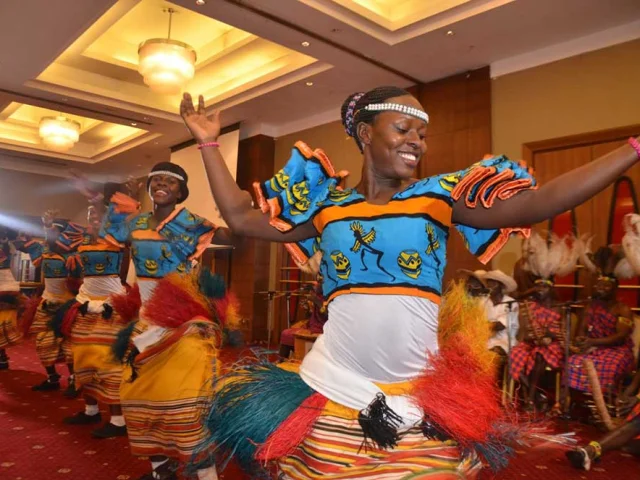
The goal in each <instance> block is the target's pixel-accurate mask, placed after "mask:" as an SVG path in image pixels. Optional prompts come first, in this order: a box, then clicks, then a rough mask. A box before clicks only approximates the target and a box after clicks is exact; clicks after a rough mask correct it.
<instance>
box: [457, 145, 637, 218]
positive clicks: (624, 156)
mask: <svg viewBox="0 0 640 480" xmlns="http://www.w3.org/2000/svg"><path fill="white" fill-rule="evenodd" d="M638 158H639V153H638V152H637V151H636V150H635V149H634V148H633V147H631V145H624V146H622V147H620V148H618V149H616V150H614V151H613V152H611V153H608V154H607V155H604V156H602V157H600V158H598V159H596V160H594V161H592V162H589V163H588V164H586V165H583V166H581V167H579V168H576V169H574V170H571V171H570V172H567V173H565V174H563V175H560V176H559V177H556V178H554V179H553V180H551V181H550V182H549V183H546V184H545V185H543V186H541V187H540V188H539V189H537V190H525V191H522V192H520V193H518V194H516V195H514V196H513V197H511V198H509V199H507V200H496V202H495V204H494V205H493V207H492V208H490V209H485V208H475V209H473V208H469V207H468V206H467V205H466V204H465V202H464V201H457V202H456V203H455V205H454V208H453V222H454V223H458V224H462V225H468V226H470V227H474V228H479V229H494V228H505V227H527V226H530V225H533V224H535V223H539V222H541V221H543V220H546V219H549V218H552V217H554V216H556V215H558V214H560V213H562V212H566V211H567V210H571V209H572V208H574V207H576V206H577V205H580V204H581V203H584V202H585V201H587V200H588V199H589V198H591V197H593V196H594V195H596V194H597V193H599V192H600V191H602V190H604V189H605V188H606V187H607V186H609V185H610V184H611V183H613V182H614V181H615V180H616V179H617V178H618V177H619V176H620V175H622V174H623V173H624V172H625V171H627V170H628V169H629V168H631V167H632V166H633V165H634V164H636V163H637V162H638Z"/></svg>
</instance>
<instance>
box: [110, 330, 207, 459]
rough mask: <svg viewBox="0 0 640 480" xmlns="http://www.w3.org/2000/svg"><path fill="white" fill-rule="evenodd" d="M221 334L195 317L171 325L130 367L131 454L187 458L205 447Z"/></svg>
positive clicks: (126, 379)
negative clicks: (205, 418) (177, 324)
mask: <svg viewBox="0 0 640 480" xmlns="http://www.w3.org/2000/svg"><path fill="white" fill-rule="evenodd" d="M216 338H217V334H216V331H215V327H214V324H213V323H212V322H208V321H205V320H204V319H197V320H192V321H190V322H187V323H185V324H183V325H182V326H180V327H178V328H175V329H168V330H167V331H166V333H165V334H164V335H163V336H162V337H161V338H160V339H159V340H158V341H157V342H156V343H154V344H153V345H151V346H150V347H148V348H147V349H145V350H144V351H143V352H142V353H138V354H137V355H136V356H135V359H133V361H130V362H129V363H130V365H128V366H126V367H125V370H124V373H123V379H122V383H121V386H120V399H121V403H122V409H123V412H124V416H125V420H126V422H127V432H128V435H129V442H130V444H131V453H133V454H134V455H138V456H152V455H164V456H167V457H171V458H174V459H179V460H180V461H183V462H186V461H188V460H190V459H191V458H192V456H193V454H194V452H195V451H196V450H198V449H199V448H200V447H201V446H202V443H203V442H204V440H205V438H206V436H207V435H206V429H205V426H204V419H203V415H204V414H205V411H206V409H207V407H208V405H209V404H210V401H211V395H212V381H213V377H214V372H215V370H216V368H217V348H216V346H215V345H216V344H217V343H216V341H217V340H216ZM134 352H135V350H134Z"/></svg>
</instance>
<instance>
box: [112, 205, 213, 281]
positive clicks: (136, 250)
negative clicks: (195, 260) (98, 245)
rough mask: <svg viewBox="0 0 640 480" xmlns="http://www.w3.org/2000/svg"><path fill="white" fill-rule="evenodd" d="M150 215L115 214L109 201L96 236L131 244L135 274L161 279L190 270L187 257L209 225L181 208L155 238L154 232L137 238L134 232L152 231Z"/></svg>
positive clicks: (195, 249)
mask: <svg viewBox="0 0 640 480" xmlns="http://www.w3.org/2000/svg"><path fill="white" fill-rule="evenodd" d="M151 216H152V214H151V213H142V214H139V215H136V216H135V217H134V218H130V217H129V216H128V215H127V214H123V213H116V211H115V205H113V204H112V205H110V206H109V210H108V212H107V215H106V216H105V220H104V221H103V225H102V229H101V230H100V236H101V237H103V238H104V237H107V236H111V237H113V238H114V239H115V240H116V241H118V242H120V243H126V242H130V243H131V258H132V260H133V265H134V267H135V269H136V274H137V275H138V276H139V277H143V278H144V277H147V278H163V277H165V276H166V275H168V274H169V273H172V272H176V271H181V272H188V271H190V270H191V261H190V260H189V258H190V257H191V256H192V255H194V254H195V253H196V251H197V249H198V242H199V240H200V238H201V237H202V236H203V235H205V234H207V233H209V232H211V231H212V230H213V229H214V226H213V224H211V223H210V222H209V221H207V220H206V219H204V218H202V217H200V216H198V215H196V214H193V213H191V212H189V211H188V210H187V209H186V208H183V209H182V210H180V212H178V214H177V215H175V216H174V217H173V218H172V219H171V220H170V221H168V222H166V223H165V224H163V226H162V228H160V229H159V230H158V231H157V232H156V233H157V234H158V235H157V237H158V238H155V236H154V235H142V236H141V237H137V236H136V235H135V232H136V231H155V230H151V229H150V228H149V220H150V219H151Z"/></svg>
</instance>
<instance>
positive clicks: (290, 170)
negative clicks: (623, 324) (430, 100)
mask: <svg viewBox="0 0 640 480" xmlns="http://www.w3.org/2000/svg"><path fill="white" fill-rule="evenodd" d="M340 181H341V178H340V177H339V175H338V174H337V173H336V171H335V170H334V168H333V166H332V165H331V162H330V161H329V160H328V158H327V157H326V155H325V154H324V152H322V151H321V150H315V151H314V150H311V149H310V148H309V147H308V146H307V145H305V144H303V143H301V142H298V143H297V144H296V146H295V148H294V149H293V151H292V155H291V158H290V159H289V161H288V163H287V164H286V165H285V167H284V168H283V169H282V170H281V171H279V172H278V173H277V174H276V176H275V177H274V178H272V179H271V180H270V181H267V182H265V183H264V184H261V185H260V184H257V185H256V186H255V187H256V193H257V195H258V200H259V204H260V206H261V208H262V210H263V211H264V212H269V213H270V216H271V221H270V222H271V225H272V226H274V227H275V228H277V229H279V230H281V231H288V230H291V229H293V228H295V227H296V226H298V225H302V224H305V223H307V222H313V224H314V226H315V227H316V230H317V231H318V233H319V237H318V238H315V239H309V240H307V241H304V242H301V243H300V244H295V245H294V244H288V245H287V248H288V250H289V252H290V253H291V254H292V256H293V257H294V259H295V260H296V262H297V263H298V264H304V263H305V262H306V261H307V260H308V259H309V258H310V257H311V256H312V255H320V256H321V258H320V273H321V275H322V277H323V293H324V296H325V298H327V299H328V302H329V304H328V309H329V320H328V322H327V323H326V324H325V329H324V334H323V335H322V336H320V337H319V338H318V340H317V341H316V343H315V344H314V346H313V348H312V350H311V351H310V352H309V354H308V355H307V356H306V357H305V359H304V361H303V363H302V364H301V365H300V368H299V375H298V374H297V373H294V372H290V371H285V370H298V369H297V368H293V369H291V368H288V367H282V366H281V368H276V367H273V366H270V365H266V364H260V365H254V366H249V367H246V368H244V369H241V370H239V371H235V372H232V373H231V374H230V375H229V378H225V379H223V380H222V381H221V385H222V386H221V388H220V391H219V392H218V393H217V394H216V397H215V399H214V404H213V407H212V410H211V413H210V418H209V425H210V428H211V431H212V434H211V442H212V443H213V444H216V445H218V449H219V451H220V452H221V453H222V454H223V455H224V454H227V455H235V456H237V457H238V459H239V460H240V461H241V463H243V464H245V465H249V464H251V462H255V461H256V460H257V461H262V462H264V461H274V462H275V464H277V467H278V469H279V471H280V472H281V475H282V476H281V477H279V478H283V479H303V478H304V479H308V478H330V479H346V478H366V479H374V478H382V477H383V476H384V478H393V479H404V478H407V479H408V478H423V477H422V476H423V475H424V476H430V475H436V476H437V475H442V476H441V477H437V478H471V477H473V475H474V474H475V473H476V472H477V470H478V466H479V464H478V461H477V458H476V457H475V455H474V454H472V453H471V452H472V451H473V450H476V449H477V450H478V451H482V453H483V455H484V454H485V453H486V452H489V453H488V454H487V455H486V456H487V457H491V458H490V459H489V460H490V461H493V462H496V463H500V461H501V460H499V459H496V456H495V455H493V456H492V455H491V454H490V452H491V451H495V450H494V449H493V446H495V445H493V446H492V447H490V448H483V445H484V443H483V442H488V443H492V442H493V439H494V438H498V439H500V438H502V437H500V436H499V435H497V434H496V432H494V431H492V432H491V433H490V434H489V433H487V434H486V435H485V436H484V437H482V438H477V439H474V440H473V441H471V440H469V439H467V438H463V435H459V434H457V430H455V428H454V427H453V426H452V425H446V424H445V425H443V423H445V422H446V419H444V420H443V416H442V415H439V412H438V411H436V410H434V408H435V407H429V406H428V405H424V402H423V401H422V400H421V399H422V397H423V396H424V395H422V396H421V395H420V390H419V389H418V385H419V384H420V385H426V384H429V382H430V379H431V377H429V376H428V375H429V374H428V373H425V372H430V370H429V369H428V367H429V365H435V362H436V361H437V359H438V358H439V357H442V356H443V355H444V353H445V352H446V354H447V355H451V356H455V355H457V354H458V353H457V352H456V351H455V349H456V348H458V347H457V345H459V344H460V343H464V342H460V341H459V338H458V337H456V335H458V333H457V332H456V331H454V330H455V328H459V325H457V324H456V320H455V319H456V318H458V317H459V315H453V314H450V315H449V320H448V321H449V323H451V322H452V324H453V325H454V326H455V328H454V327H448V328H449V330H451V331H454V333H451V332H449V333H448V334H447V335H444V334H443V332H442V330H443V319H442V318H440V319H439V318H438V305H440V303H441V297H442V276H443V272H444V268H445V265H446V245H447V240H448V237H449V234H450V232H451V230H452V227H453V228H455V229H456V230H458V232H459V233H460V234H461V235H462V236H463V238H464V241H465V244H466V246H467V248H468V249H469V250H470V251H471V252H472V253H473V254H474V255H476V256H477V257H478V258H479V259H480V260H481V261H483V262H487V261H489V260H490V259H491V257H492V256H493V255H494V254H495V253H496V252H497V251H498V250H499V249H500V248H501V247H502V245H503V244H504V243H505V242H506V241H507V239H508V237H509V235H510V234H511V233H513V232H515V231H516V230H513V229H496V230H479V229H476V228H471V227H469V226H465V225H454V224H453V222H452V211H453V205H454V202H456V201H458V200H459V201H464V202H465V203H466V205H467V206H469V207H471V208H473V207H475V206H478V205H481V206H483V207H485V208H490V207H491V206H492V204H493V202H494V201H495V200H496V199H507V198H509V197H511V196H512V195H514V194H516V193H518V192H519V191H522V190H524V189H533V188H535V186H536V183H535V180H534V179H533V177H532V176H531V173H530V171H529V170H528V169H527V168H526V167H524V166H523V165H521V164H519V163H516V162H511V161H509V160H508V159H506V158H505V157H494V158H490V159H487V160H484V161H482V162H479V163H477V164H475V165H473V166H471V167H469V168H468V169H466V170H462V171H459V172H455V173H452V174H448V175H438V176H434V177H430V178H426V179H423V180H418V181H416V182H415V183H413V184H411V185H410V186H408V187H407V188H406V189H404V190H403V191H400V192H398V193H396V194H395V195H394V196H393V197H392V198H391V200H390V201H389V202H388V203H387V204H385V205H374V204H370V203H368V202H367V201H366V198H365V197H364V196H363V195H361V194H360V193H358V192H357V191H356V190H354V189H346V190H343V189H341V188H340V187H339V184H340ZM521 231H522V233H524V234H525V235H526V234H528V230H527V229H522V230H521ZM447 298H448V297H447ZM445 303H446V304H447V305H448V306H450V307H451V306H453V305H454V304H456V303H459V302H456V301H454V300H451V301H449V300H447V302H445ZM467 308H468V309H471V310H473V309H474V308H476V307H473V306H472V304H468V306H467ZM473 311H474V312H475V311H476V310H473ZM442 315H444V313H443V314H442ZM482 315H483V313H482V309H479V310H478V311H477V312H476V316H479V317H481V316H482ZM476 323H481V324H482V327H481V328H482V329H485V330H486V320H485V319H482V322H476ZM443 335H444V336H443ZM454 338H457V340H456V341H453V339H454ZM487 339H488V331H487V332H486V338H484V340H482V339H481V340H480V341H479V342H477V343H478V347H477V349H476V350H473V352H477V356H480V357H482V358H483V359H484V360H482V361H478V363H477V365H490V363H491V360H490V359H489V360H487V359H486V358H485V357H486V341H487ZM465 348H472V347H467V346H466V345H465ZM463 355H464V356H468V357H469V358H471V353H468V354H463ZM473 355H476V354H475V353H473ZM447 358H448V357H447ZM474 358H475V357H474ZM453 364H454V365H455V362H453ZM477 368H479V369H485V370H488V369H489V368H490V367H488V366H486V367H482V368H481V367H477ZM434 369H435V370H437V371H438V372H441V371H442V370H441V369H438V368H436V367H434ZM485 373H486V372H484V370H483V378H484V375H485ZM425 375H426V376H427V377H426V378H425V379H423V380H421V378H422V377H424V376H425ZM486 378H488V379H489V378H490V377H489V376H487V377H486ZM420 382H422V383H420ZM488 382H489V384H491V383H492V382H493V378H490V379H489V380H488ZM431 383H433V382H431ZM424 388H426V387H420V389H424ZM438 389H439V390H440V391H442V390H443V387H442V385H439V386H438ZM436 394H438V391H437V390H436ZM435 403H437V402H434V404H435ZM441 403H445V404H446V403H448V402H441ZM430 408H431V409H430ZM461 410H463V409H461ZM243 412H252V413H253V415H252V418H246V415H244V414H243ZM314 412H315V413H314ZM494 414H495V411H494ZM375 418H377V420H375V421H374V419H375ZM426 418H429V419H430V420H429V421H428V422H427V421H426V420H425V419H426ZM376 422H378V423H376ZM459 423H464V422H459ZM467 423H468V422H467ZM496 423H499V422H496ZM374 424H375V425H378V427H379V428H377V427H375V426H374ZM370 425H371V426H370ZM496 428H497V427H496ZM376 430H377V432H376ZM381 432H382V433H381ZM434 432H439V433H434ZM442 432H446V433H447V435H441V433H442ZM494 434H495V437H492V435H494ZM443 438H447V440H444V441H443ZM489 438H491V439H492V440H488V439H489ZM453 440H456V441H458V444H456V443H455V442H454V441H453ZM372 443H373V445H372ZM497 443H499V442H497ZM256 445H257V446H258V448H257V450H256ZM363 445H364V447H363ZM458 445H461V447H459V446H458ZM462 450H464V451H467V454H463V453H461V451H462Z"/></svg>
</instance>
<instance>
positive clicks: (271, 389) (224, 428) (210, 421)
mask: <svg viewBox="0 0 640 480" xmlns="http://www.w3.org/2000/svg"><path fill="white" fill-rule="evenodd" d="M217 381H218V382H219V383H218V384H219V385H222V387H221V388H220V389H219V390H218V391H217V392H215V393H214V398H213V401H212V405H211V407H210V411H209V414H208V417H207V420H206V426H207V427H208V429H209V432H210V434H209V438H208V439H207V441H206V442H205V444H204V445H202V446H201V447H200V448H199V449H198V450H199V452H207V451H212V450H213V451H215V455H216V457H217V462H216V464H217V465H218V466H219V467H220V468H221V470H222V469H224V468H225V467H226V466H227V464H228V463H229V460H231V458H232V457H233V458H235V459H236V460H237V461H238V462H239V464H240V466H241V467H242V468H243V469H244V470H245V471H248V472H251V473H252V474H253V475H254V476H252V478H256V476H255V475H260V471H261V470H262V468H261V466H260V465H259V464H258V463H257V462H256V461H255V460H254V455H255V452H256V449H257V446H258V445H260V444H263V443H264V442H265V441H266V440H267V438H268V437H269V435H271V434H272V433H273V432H274V431H275V430H276V429H277V428H278V426H279V425H280V424H281V423H282V422H284V421H285V420H286V419H287V417H289V415H291V414H292V413H293V411H294V410H295V409H296V408H298V407H299V406H300V404H301V403H302V402H303V401H304V400H305V399H307V398H308V397H309V396H311V395H312V394H313V390H312V389H311V388H310V387H309V386H308V385H307V384H306V383H304V382H303V381H302V379H301V378H300V376H299V375H298V374H297V373H292V372H287V371H285V370H283V369H281V368H278V367H277V366H276V365H273V364H271V363H266V362H261V363H256V364H251V365H241V366H238V367H236V369H235V370H234V371H232V372H230V373H228V374H227V375H224V376H223V377H221V378H219V379H218V380H217ZM199 452H196V454H195V455H196V456H197V455H198V453H199Z"/></svg>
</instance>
